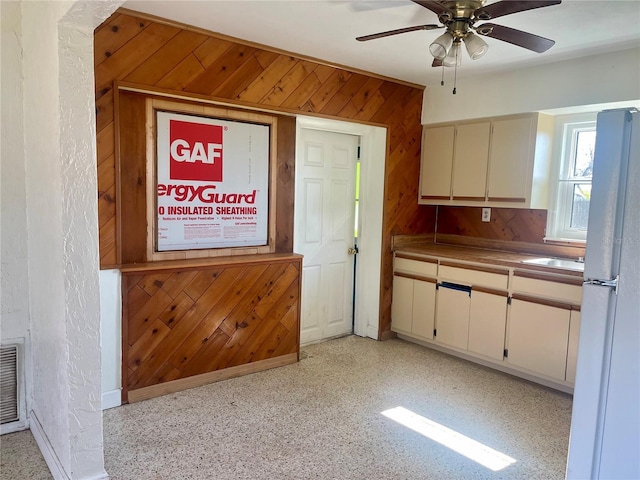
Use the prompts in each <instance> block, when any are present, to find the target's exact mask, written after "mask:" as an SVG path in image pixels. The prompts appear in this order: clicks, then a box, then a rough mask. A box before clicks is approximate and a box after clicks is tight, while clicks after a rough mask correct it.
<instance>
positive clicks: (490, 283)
mask: <svg viewBox="0 0 640 480" xmlns="http://www.w3.org/2000/svg"><path fill="white" fill-rule="evenodd" d="M438 277H439V278H440V279H442V280H446V281H454V282H458V283H463V284H465V285H471V286H474V285H478V286H483V287H489V288H495V289H499V290H506V289H507V286H508V283H509V272H508V271H507V270H501V269H497V268H492V267H482V266H475V265H460V264H453V263H449V262H440V267H439V269H438Z"/></svg>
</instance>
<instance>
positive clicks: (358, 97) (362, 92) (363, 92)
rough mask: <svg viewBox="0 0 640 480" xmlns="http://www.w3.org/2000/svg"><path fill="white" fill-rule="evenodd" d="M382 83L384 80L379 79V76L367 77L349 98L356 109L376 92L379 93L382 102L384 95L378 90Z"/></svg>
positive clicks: (363, 104)
mask: <svg viewBox="0 0 640 480" xmlns="http://www.w3.org/2000/svg"><path fill="white" fill-rule="evenodd" d="M383 83H384V80H380V79H379V78H368V79H367V81H366V82H365V83H364V85H362V87H360V89H359V90H358V91H357V92H356V93H355V94H354V95H353V97H352V98H351V101H352V102H353V104H354V105H355V106H356V107H357V108H358V110H360V109H361V108H362V107H364V106H365V104H366V103H367V102H368V101H369V99H370V98H371V97H372V96H373V95H374V94H376V93H377V94H378V95H380V97H381V98H382V100H383V103H384V97H383V96H382V94H381V93H380V91H379V89H380V87H381V86H382V84H383Z"/></svg>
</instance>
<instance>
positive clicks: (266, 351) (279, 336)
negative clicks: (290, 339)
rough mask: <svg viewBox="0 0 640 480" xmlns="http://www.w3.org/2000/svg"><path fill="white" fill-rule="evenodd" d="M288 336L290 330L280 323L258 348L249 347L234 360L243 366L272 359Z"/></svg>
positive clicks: (263, 339)
mask: <svg viewBox="0 0 640 480" xmlns="http://www.w3.org/2000/svg"><path fill="white" fill-rule="evenodd" d="M288 334H289V330H288V329H286V328H285V326H284V325H283V324H282V323H278V324H277V325H276V326H275V327H274V328H273V330H271V331H270V332H269V335H267V336H266V337H265V338H262V341H261V342H259V344H258V346H257V347H256V348H249V347H248V346H247V348H245V349H243V350H242V352H238V354H237V358H236V359H233V360H234V361H236V362H237V364H238V365H241V364H243V363H247V362H257V361H259V360H264V359H265V358H270V357H272V356H273V352H275V351H276V348H278V345H280V343H282V341H283V340H284V339H285V337H286V336H287V335H288ZM230 363H232V362H230Z"/></svg>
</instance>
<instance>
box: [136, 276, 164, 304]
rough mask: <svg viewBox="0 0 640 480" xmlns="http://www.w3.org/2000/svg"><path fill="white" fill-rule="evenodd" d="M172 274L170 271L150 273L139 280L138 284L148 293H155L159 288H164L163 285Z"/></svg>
mask: <svg viewBox="0 0 640 480" xmlns="http://www.w3.org/2000/svg"><path fill="white" fill-rule="evenodd" d="M170 276H171V274H169V273H150V274H149V275H145V276H144V277H143V278H142V280H140V281H139V282H138V286H139V287H140V288H141V289H142V290H144V291H145V293H146V294H147V295H154V294H155V293H156V292H157V291H158V289H160V288H162V285H163V284H164V282H165V281H167V280H168V279H169V277H170ZM165 293H166V292H165ZM171 298H173V297H171Z"/></svg>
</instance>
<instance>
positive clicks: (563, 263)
mask: <svg viewBox="0 0 640 480" xmlns="http://www.w3.org/2000/svg"><path fill="white" fill-rule="evenodd" d="M522 263H528V264H529V265H544V266H545V267H552V268H565V269H568V270H576V271H578V272H584V262H579V261H577V260H565V259H562V258H532V259H530V260H522Z"/></svg>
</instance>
